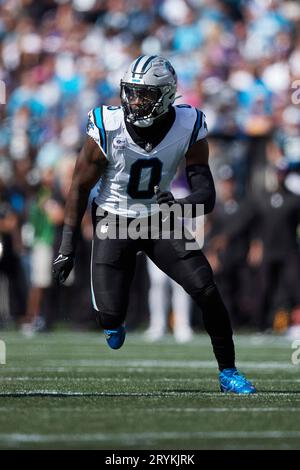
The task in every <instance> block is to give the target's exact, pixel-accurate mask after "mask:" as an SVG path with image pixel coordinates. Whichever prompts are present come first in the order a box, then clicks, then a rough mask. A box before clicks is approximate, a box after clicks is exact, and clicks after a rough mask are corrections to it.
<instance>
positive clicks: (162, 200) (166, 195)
mask: <svg viewBox="0 0 300 470" xmlns="http://www.w3.org/2000/svg"><path fill="white" fill-rule="evenodd" d="M155 194H156V202H157V204H159V205H160V204H168V206H172V205H173V204H175V203H176V202H177V201H176V199H175V198H174V196H173V194H172V193H171V191H161V190H160V189H158V190H157V191H156V193H155Z"/></svg>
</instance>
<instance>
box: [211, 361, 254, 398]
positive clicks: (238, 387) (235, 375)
mask: <svg viewBox="0 0 300 470" xmlns="http://www.w3.org/2000/svg"><path fill="white" fill-rule="evenodd" d="M219 382H220V389H221V392H224V393H238V394H243V395H250V393H256V392H257V390H256V388H255V387H254V385H252V383H251V382H249V380H247V379H246V377H245V376H244V375H243V374H241V373H240V372H239V371H238V370H237V369H236V368H235V367H233V368H232V369H223V370H222V372H220V373H219Z"/></svg>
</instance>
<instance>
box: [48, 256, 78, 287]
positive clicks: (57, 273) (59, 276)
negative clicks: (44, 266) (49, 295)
mask: <svg viewBox="0 0 300 470" xmlns="http://www.w3.org/2000/svg"><path fill="white" fill-rule="evenodd" d="M73 266H74V256H72V255H69V256H66V255H63V254H62V253H59V255H58V257H57V258H56V259H55V260H54V261H53V265H52V274H53V278H54V280H55V282H56V284H57V285H58V286H60V285H61V284H63V283H64V282H65V280H66V279H67V277H68V276H69V274H70V272H71V271H72V269H73Z"/></svg>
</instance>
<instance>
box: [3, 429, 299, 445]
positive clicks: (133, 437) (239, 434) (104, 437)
mask: <svg viewBox="0 0 300 470" xmlns="http://www.w3.org/2000/svg"><path fill="white" fill-rule="evenodd" d="M298 438H300V431H277V430H275V431H248V432H247V431H234V432H230V431H208V432H205V431H196V432H159V431H158V432H147V433H111V434H110V433H106V434H104V433H95V434H71V433H70V434H67V433H65V434H47V435H46V434H44V435H42V434H21V433H0V443H2V444H16V443H19V444H22V443H51V442H52V443H56V442H59V443H62V442H68V443H70V442H86V443H87V442H116V443H118V444H122V443H123V444H126V443H127V444H134V443H138V442H147V443H149V442H151V441H164V440H178V439H185V440H190V439H204V440H207V439H214V440H215V439H226V440H227V439H240V440H243V439H247V440H249V439H298Z"/></svg>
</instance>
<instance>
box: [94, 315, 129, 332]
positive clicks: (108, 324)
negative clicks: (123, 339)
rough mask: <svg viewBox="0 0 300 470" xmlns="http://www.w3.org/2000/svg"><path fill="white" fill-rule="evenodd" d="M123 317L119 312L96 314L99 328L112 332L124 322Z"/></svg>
mask: <svg viewBox="0 0 300 470" xmlns="http://www.w3.org/2000/svg"><path fill="white" fill-rule="evenodd" d="M124 319H125V315H124V314H123V313H122V314H120V313H119V312H118V313H117V312H110V313H103V312H97V320H98V323H99V324H100V326H101V327H102V328H103V329H105V330H114V329H115V328H118V327H119V326H120V325H122V323H123V322H124Z"/></svg>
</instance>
